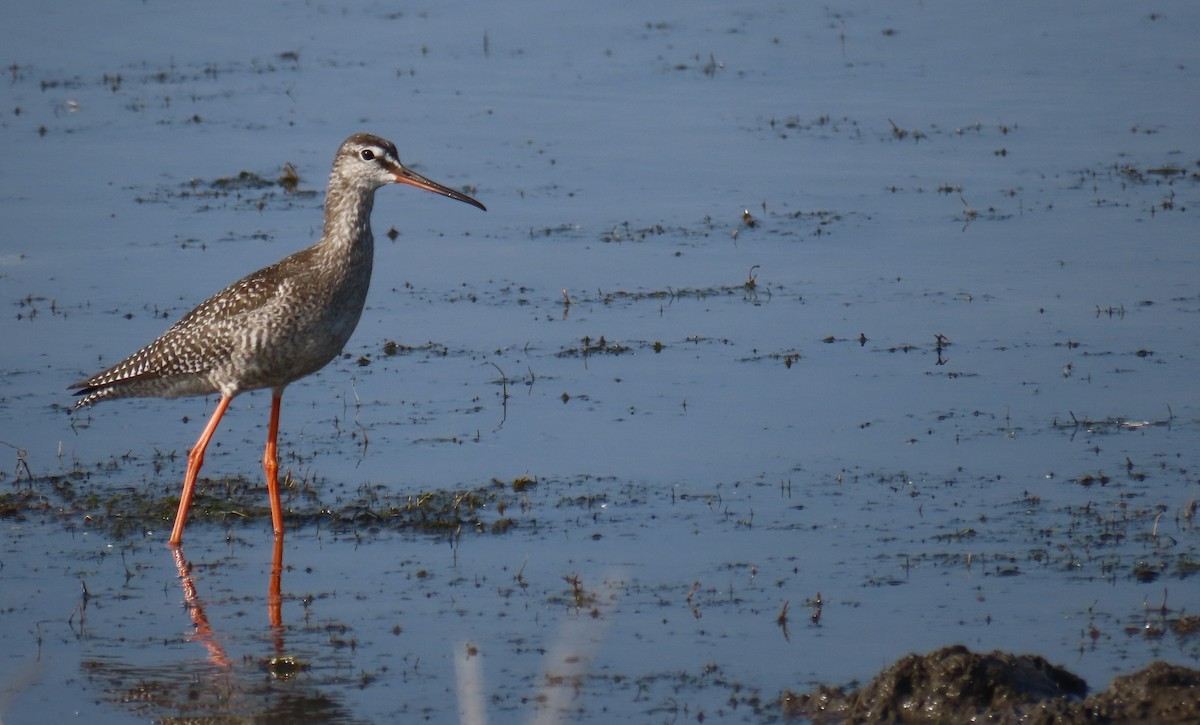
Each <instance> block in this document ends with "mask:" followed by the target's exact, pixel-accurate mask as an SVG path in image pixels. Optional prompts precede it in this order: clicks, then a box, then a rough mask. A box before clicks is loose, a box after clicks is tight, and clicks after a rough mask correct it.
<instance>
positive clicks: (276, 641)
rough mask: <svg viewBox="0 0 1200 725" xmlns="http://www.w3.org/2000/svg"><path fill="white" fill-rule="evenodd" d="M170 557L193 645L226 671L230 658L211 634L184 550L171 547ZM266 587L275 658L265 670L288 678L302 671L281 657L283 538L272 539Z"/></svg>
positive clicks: (269, 660)
mask: <svg viewBox="0 0 1200 725" xmlns="http://www.w3.org/2000/svg"><path fill="white" fill-rule="evenodd" d="M171 555H172V556H173V557H174V559H175V571H176V572H178V574H179V585H180V587H181V588H182V589H183V602H184V604H185V605H186V606H187V610H188V614H189V615H191V618H192V625H193V626H194V627H195V635H194V636H195V641H198V642H199V643H200V644H202V645H204V648H205V649H206V650H208V660H209V662H211V663H212V664H213V665H214V666H215V667H218V668H221V669H228V668H229V667H230V661H229V655H228V654H227V653H226V652H225V648H224V647H223V646H222V645H221V643H220V641H218V639H217V637H216V636H214V634H213V628H212V625H211V624H210V623H209V621H208V615H207V614H206V613H205V611H204V602H203V600H202V599H201V598H200V595H199V594H198V592H197V589H196V580H195V577H194V576H193V575H192V565H191V564H190V563H189V562H188V560H187V557H185V556H184V553H183V547H182V546H176V547H171ZM268 582H269V583H268V585H267V622H268V623H269V624H270V628H271V641H272V644H273V645H274V649H275V654H274V656H273V657H270V658H267V660H266V666H267V669H268V670H269V671H270V672H271V674H272V675H274V676H276V677H282V678H287V677H291V676H292V675H294V674H296V672H298V671H299V670H300V669H301V666H300V664H299V663H298V661H297V660H296V659H295V658H293V657H289V656H287V655H285V654H284V649H285V646H284V633H285V632H286V630H285V629H284V626H283V594H282V588H283V537H282V536H276V537H275V546H274V548H273V549H272V552H271V576H270V578H269V580H268Z"/></svg>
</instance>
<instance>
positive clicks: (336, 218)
mask: <svg viewBox="0 0 1200 725" xmlns="http://www.w3.org/2000/svg"><path fill="white" fill-rule="evenodd" d="M393 183H395V184H409V185H411V186H415V187H417V188H418V189H425V190H426V191H432V192H434V193H435V194H441V195H443V196H448V197H450V198H451V199H457V200H459V201H462V202H466V203H467V204H471V205H473V206H476V207H479V208H480V209H483V210H484V211H487V209H486V207H484V205H483V204H480V203H479V202H478V201H476V200H474V199H472V198H471V197H469V196H467V195H466V194H462V193H460V192H457V191H455V190H453V189H450V188H447V187H445V186H442V185H441V184H438V183H437V182H434V181H430V180H429V179H426V178H425V177H423V176H421V175H420V174H417V173H415V172H414V171H412V170H411V169H408V168H406V167H405V166H404V165H403V164H401V163H400V157H399V156H398V155H397V153H396V147H395V146H394V145H393V144H392V143H391V142H390V141H387V140H386V139H382V138H380V137H378V136H372V135H371V134H366V133H356V134H354V135H353V136H351V137H349V138H347V139H346V140H345V141H344V142H342V145H341V147H340V148H339V149H338V151H337V155H336V156H334V159H333V171H332V173H330V175H329V188H328V189H327V191H326V192H325V228H324V233H323V234H322V235H321V239H320V241H318V242H317V243H316V244H314V245H312V246H311V247H308V248H307V249H302V250H300V251H299V252H296V253H295V254H292V255H291V256H288V257H285V258H284V259H282V260H280V261H278V262H276V263H275V264H272V265H271V266H269V267H264V268H263V269H260V270H258V271H257V272H254V273H253V274H250V275H247V276H246V277H243V278H242V279H240V280H238V281H237V282H234V283H233V284H231V285H229V286H228V287H226V288H225V289H223V290H221V291H220V292H218V293H217V294H215V295H213V296H212V297H210V298H208V299H207V300H205V301H204V302H202V303H200V305H199V306H198V307H196V309H194V310H192V311H191V312H189V313H187V314H186V315H184V316H183V318H182V319H180V320H179V322H176V323H175V324H174V325H173V326H172V327H171V329H169V330H167V331H166V332H165V333H163V335H162V336H161V337H159V338H158V339H157V340H155V341H154V342H152V343H150V344H149V345H147V346H145V347H144V348H142V349H141V350H138V351H137V352H135V353H134V354H132V355H130V356H129V357H128V358H126V359H125V360H122V361H121V362H119V363H117V364H116V365H114V366H113V367H111V368H109V369H108V370H105V371H104V372H102V373H99V374H97V375H93V376H92V377H90V378H86V379H84V380H80V381H79V382H77V383H75V384H73V385H71V386H69V389H74V390H77V392H76V395H80V396H82V397H81V398H80V399H79V401H78V402H76V404H75V407H76V408H79V407H82V406H85V405H92V404H94V403H98V402H100V401H102V400H114V399H117V398H129V397H157V398H177V397H180V396H184V395H209V394H212V393H216V394H219V395H220V396H221V398H220V400H219V401H218V402H217V409H216V411H214V412H213V414H212V418H210V419H209V421H208V425H206V426H205V428H204V432H203V433H201V434H200V439H199V440H198V441H196V446H195V447H194V448H192V450H191V452H190V453H189V454H188V464H187V473H186V475H185V476H184V480H183V492H182V493H181V494H180V497H179V511H178V513H176V515H175V526H174V528H173V529H172V530H171V539H170V543H171V545H172V546H178V545H179V544H180V542H181V541H182V540H183V527H184V524H185V523H186V522H187V514H188V507H189V506H190V505H191V503H192V495H193V493H194V492H195V488H196V477H197V476H198V475H199V473H200V466H201V465H202V464H203V463H204V450H205V448H206V447H207V446H208V442H209V440H211V439H212V436H213V432H214V431H216V429H217V424H218V423H219V422H220V421H221V416H222V415H224V414H225V409H226V408H228V407H229V402H230V401H231V400H233V398H234V397H235V396H236V395H238V394H239V393H244V392H246V391H249V390H261V389H263V388H270V389H271V418H270V423H269V424H268V426H267V447H266V451H265V453H264V454H263V471H264V473H266V478H267V492H268V494H269V496H270V499H271V523H272V526H273V527H274V530H275V536H276V538H279V537H282V536H283V508H282V505H281V504H280V501H279V479H278V472H279V462H278V454H277V445H276V444H277V440H278V437H279V406H280V399H281V396H282V395H283V390H284V388H286V387H287V385H288V383H291V382H292V381H294V380H298V379H299V378H302V377H304V376H305V375H310V374H312V373H315V372H316V371H318V370H320V369H321V368H323V367H325V365H326V364H328V363H329V361H330V360H333V358H335V357H336V356H337V355H338V354H339V353H340V352H341V351H342V347H343V346H345V344H346V341H347V340H349V339H350V334H351V333H352V332H354V328H355V327H356V326H357V325H358V318H359V317H360V316H361V314H362V310H363V302H364V301H365V300H366V297H367V287H368V286H369V284H370V282H371V264H372V261H373V257H374V238H373V237H372V235H371V207H372V205H373V204H374V201H375V191H376V189H379V188H380V187H383V186H386V185H388V184H393Z"/></svg>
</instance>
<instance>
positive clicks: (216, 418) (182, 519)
mask: <svg viewBox="0 0 1200 725" xmlns="http://www.w3.org/2000/svg"><path fill="white" fill-rule="evenodd" d="M231 400H233V397H232V396H229V395H222V396H221V400H220V402H218V403H217V409H216V410H215V411H213V414H212V418H209V420H208V425H207V426H205V427H204V432H203V433H201V434H200V440H198V441H196V445H195V447H193V448H192V450H191V452H190V453H188V466H187V474H186V475H185V476H184V477H183V493H181V494H179V511H178V513H176V514H175V528H173V529H171V540H170V544H171V546H179V544H180V543H182V542H183V525H184V524H185V523H187V515H188V508H190V507H191V505H192V495H193V494H194V493H195V492H196V478H197V477H198V476H199V475H200V466H202V465H204V449H206V448H208V442H209V441H210V440H212V437H213V433H215V432H216V431H217V423H220V422H221V416H223V415H225V409H226V408H228V407H229V401H231Z"/></svg>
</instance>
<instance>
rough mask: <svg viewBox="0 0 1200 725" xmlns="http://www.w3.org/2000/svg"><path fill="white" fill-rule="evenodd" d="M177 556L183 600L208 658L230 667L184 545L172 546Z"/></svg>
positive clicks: (176, 566)
mask: <svg viewBox="0 0 1200 725" xmlns="http://www.w3.org/2000/svg"><path fill="white" fill-rule="evenodd" d="M171 554H172V556H174V557H175V570H176V571H177V572H179V583H180V586H182V587H183V602H184V604H185V605H186V606H187V608H188V614H190V615H191V617H192V625H193V626H195V628H196V639H197V640H198V641H199V642H200V644H203V645H204V648H205V649H207V650H208V659H209V661H210V662H212V663H213V664H214V665H216V666H218V667H221V668H228V667H229V656H228V655H226V654H225V648H224V647H222V646H221V643H220V642H218V641H217V639H216V637H214V636H213V631H212V626H211V625H209V623H208V615H206V614H205V613H204V603H203V602H201V601H200V596H199V595H198V594H197V593H196V582H195V581H194V580H193V579H192V565H191V564H189V563H188V560H187V559H186V558H184V556H183V547H182V546H175V547H172V548H171Z"/></svg>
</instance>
